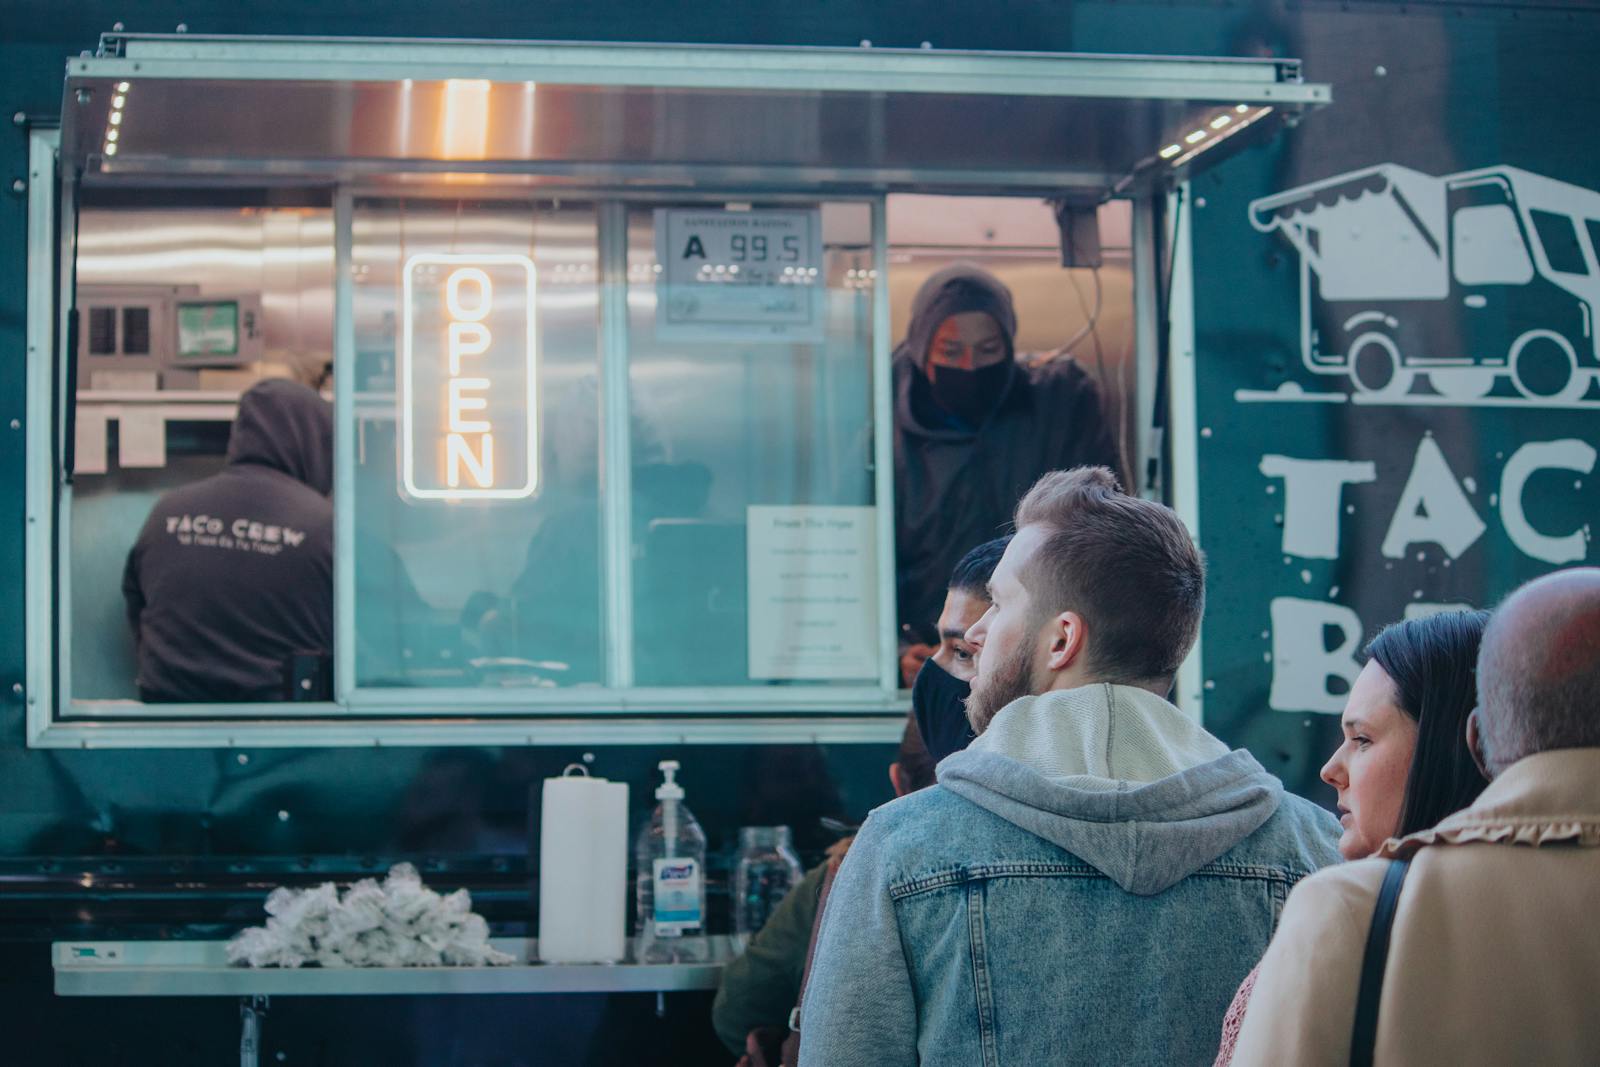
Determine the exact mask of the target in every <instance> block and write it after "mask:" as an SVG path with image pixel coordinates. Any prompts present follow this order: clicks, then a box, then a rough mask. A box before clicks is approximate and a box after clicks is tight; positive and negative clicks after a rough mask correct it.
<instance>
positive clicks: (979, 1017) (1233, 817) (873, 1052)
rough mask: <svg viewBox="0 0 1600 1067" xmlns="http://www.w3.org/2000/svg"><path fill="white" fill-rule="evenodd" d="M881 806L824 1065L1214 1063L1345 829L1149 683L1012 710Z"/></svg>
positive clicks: (857, 887)
mask: <svg viewBox="0 0 1600 1067" xmlns="http://www.w3.org/2000/svg"><path fill="white" fill-rule="evenodd" d="M938 775H939V785H938V786H935V787H934V788H931V789H927V790H923V791H922V792H920V793H915V794H912V795H910V796H907V797H903V798H901V799H899V800H896V801H894V802H892V803H890V804H887V805H885V806H884V807H881V808H879V809H877V810H876V811H875V812H873V813H872V815H871V817H870V818H869V819H868V820H867V823H866V825H865V826H864V827H863V828H862V831H861V834H860V835H859V836H858V837H857V839H856V842H855V844H854V845H853V846H852V848H851V850H850V854H849V856H847V857H846V859H845V862H844V866H843V868H842V869H841V871H840V873H839V876H838V880H837V882H836V884H835V887H834V890H833V893H832V895H831V896H830V898H829V900H828V906H827V910H826V914H825V916H824V920H823V925H822V931H821V934H820V938H819V941H818V945H817V954H816V959H815V961H814V963H813V970H812V974H811V980H810V985H809V986H808V987H807V990H806V994H805V999H804V1005H803V1007H802V1013H803V1014H802V1020H801V1032H802V1041H801V1065H802V1067H848V1065H853V1064H860V1065H863V1067H865V1065H872V1067H897V1065H901V1064H917V1063H922V1064H952V1065H955V1064H960V1065H963V1067H965V1065H979V1064H981V1065H983V1067H1010V1065H1019V1067H1021V1065H1027V1067H1032V1065H1034V1064H1040V1063H1065V1064H1191V1063H1192V1064H1210V1063H1211V1061H1212V1059H1213V1058H1214V1057H1215V1054H1216V1050H1217V1035H1218V1033H1219V1032H1220V1028H1221V1024H1222V1017H1223V1013H1224V1012H1225V1011H1226V1009H1227V1007H1228V1002H1229V1000H1230V998H1232V996H1233V993H1234V990H1235V989H1237V988H1238V985H1239V982H1240V980H1241V979H1243V978H1244V976H1245V975H1246V973H1248V972H1249V970H1250V969H1251V968H1252V967H1253V966H1255V964H1256V962H1257V961H1258V960H1259V959H1260V958H1261V955H1262V953H1263V951H1264V950H1265V949H1266V947H1267V942H1268V941H1269V940H1270V938H1271V936H1272V931H1273V928H1274V926H1275V925H1276V923H1277V919H1278V915H1279V913H1280V912H1281V910H1282V908H1283V905H1284V901H1285V899H1286V898H1287V897H1288V894H1289V890H1290V889H1291V888H1292V887H1293V886H1294V884H1295V883H1296V882H1297V881H1298V880H1299V879H1301V878H1303V877H1305V876H1306V875H1307V874H1310V873H1311V872H1313V871H1315V870H1316V869H1318V868H1319V867H1322V866H1325V865H1327V864H1330V863H1333V862H1336V861H1337V860H1338V852H1337V850H1336V848H1335V844H1336V842H1337V840H1338V832H1339V831H1338V824H1337V823H1336V822H1335V821H1334V819H1333V817H1332V816H1331V815H1329V814H1328V813H1327V812H1326V811H1324V810H1322V809H1321V808H1318V807H1316V806H1315V805H1313V804H1311V803H1309V802H1307V801H1305V800H1302V799H1300V798H1299V797H1295V796H1291V795H1288V794H1285V793H1284V791H1283V786H1282V784H1281V783H1280V782H1279V781H1278V780H1277V779H1276V778H1274V777H1273V776H1272V775H1270V774H1268V773H1267V772H1266V771H1265V770H1264V769H1263V768H1262V767H1261V765H1260V764H1259V763H1257V762H1256V760H1255V759H1254V758H1253V757H1251V756H1250V754H1249V753H1247V752H1245V751H1243V750H1238V751H1232V752H1230V751H1229V750H1228V749H1227V747H1226V746H1224V745H1223V744H1222V743H1221V742H1220V741H1218V740H1217V739H1216V738H1214V737H1212V736H1211V735H1210V734H1207V733H1206V732H1205V731H1204V730H1202V729H1201V728H1200V727H1199V726H1198V725H1196V724H1194V723H1193V722H1192V721H1191V720H1189V719H1188V718H1186V717H1185V716H1184V715H1183V713H1182V712H1180V711H1179V710H1178V709H1177V708H1175V707H1173V706H1172V705H1170V704H1168V703H1167V702H1166V701H1164V700H1161V699H1160V698H1159V697H1156V696H1154V695H1152V694H1150V693H1147V692H1145V691H1143V690H1139V689H1133V688H1129V687H1123V686H1111V685H1094V686H1085V687H1082V688H1079V689H1072V690H1066V691H1059V692H1052V693H1047V694H1044V695H1043V696H1038V697H1025V698H1023V699H1022V700H1018V701H1016V702H1014V703H1012V704H1010V705H1008V706H1007V707H1005V708H1004V709H1002V710H1001V711H1000V713H999V714H998V715H997V716H996V717H995V719H994V721H993V722H992V723H991V724H990V726H989V729H988V730H987V731H986V732H985V733H984V734H983V735H981V736H980V737H979V738H978V739H977V740H976V741H974V742H973V744H972V746H971V747H970V748H968V749H967V750H966V751H965V752H961V753H957V754H955V755H953V756H950V757H948V758H947V759H945V760H944V762H942V763H941V764H940V765H939V769H938Z"/></svg>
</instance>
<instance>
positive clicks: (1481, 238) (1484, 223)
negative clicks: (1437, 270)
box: [1452, 204, 1533, 285]
mask: <svg viewBox="0 0 1600 1067" xmlns="http://www.w3.org/2000/svg"><path fill="white" fill-rule="evenodd" d="M1453 231H1454V235H1453V242H1454V249H1455V255H1454V257H1452V258H1453V259H1454V260H1455V272H1456V281H1458V282H1460V283H1461V284H1462V285H1525V284H1527V283H1528V282H1530V281H1532V280H1533V261H1532V260H1531V259H1529V258H1528V249H1527V246H1526V245H1524V244H1523V241H1522V229H1521V227H1519V226H1518V225H1517V217H1516V215H1515V214H1513V213H1512V211H1511V208H1510V207H1508V206H1506V205H1505V204H1479V205H1477V206H1475V207H1464V208H1462V209H1461V210H1459V211H1457V212H1456V214H1455V220H1454V224H1453Z"/></svg>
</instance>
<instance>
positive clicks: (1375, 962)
mask: <svg viewBox="0 0 1600 1067" xmlns="http://www.w3.org/2000/svg"><path fill="white" fill-rule="evenodd" d="M1410 869H1411V861H1410V860H1409V859H1403V860H1390V861H1389V869H1388V870H1387V871H1386V872H1384V875H1383V888H1382V889H1380V890H1378V906H1377V907H1376V908H1375V909H1374V910H1373V912H1372V928H1371V929H1369V930H1368V931H1367V949H1366V952H1365V953H1364V954H1363V955H1362V957H1361V985H1360V987H1359V989H1358V991H1357V993H1356V1022H1355V1028H1354V1030H1353V1031H1352V1032H1351V1035H1350V1067H1372V1055H1373V1047H1374V1045H1376V1043H1377V1040H1378V1000H1379V998H1381V997H1382V996H1383V972H1384V970H1385V968H1387V967H1388V964H1389V932H1390V931H1391V930H1392V929H1394V913H1395V912H1396V911H1397V910H1398V909H1399V907H1400V887H1401V886H1402V885H1404V884H1405V881H1406V872H1407V871H1408V870H1410Z"/></svg>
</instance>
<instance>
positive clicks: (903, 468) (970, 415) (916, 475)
mask: <svg viewBox="0 0 1600 1067" xmlns="http://www.w3.org/2000/svg"><path fill="white" fill-rule="evenodd" d="M1016 332H1017V314H1016V310H1015V309H1014V308H1013V306H1012V302H1011V290H1009V289H1008V288H1006V286H1005V284H1004V283H1002V282H1001V281H1000V279H998V278H996V277H995V276H994V275H993V274H990V273H989V272H988V271H986V270H984V269H983V268H982V267H979V266H977V265H976V264H973V263H955V264H952V265H950V266H948V267H945V268H944V269H943V270H940V271H938V272H937V273H935V274H934V275H933V276H932V277H930V278H929V279H928V280H927V281H926V282H924V283H923V285H922V288H921V289H919V290H918V291H917V295H916V299H915V300H914V301H913V302H912V305H911V322H910V325H909V327H908V328H907V330H906V337H905V340H904V341H902V342H901V344H900V347H899V348H897V349H896V350H895V354H894V399H895V427H894V430H895V433H894V464H895V466H894V471H895V561H896V566H897V568H898V574H897V594H898V601H899V617H900V624H901V635H902V641H901V646H902V647H901V651H902V657H901V670H902V676H903V677H904V679H905V681H906V684H908V685H909V684H910V681H911V679H912V678H914V677H915V676H916V672H917V670H918V668H919V667H920V666H921V663H922V661H923V660H924V659H926V658H927V657H928V656H930V655H932V653H933V647H934V645H935V644H936V642H935V641H933V640H932V633H931V627H932V625H933V622H934V620H935V619H936V618H938V617H939V611H940V607H941V605H942V603H943V601H944V596H945V582H946V580H947V579H948V578H949V576H950V573H951V570H952V569H953V568H954V566H955V564H956V561H957V560H958V559H960V558H961V555H962V553H963V552H965V551H966V550H967V549H969V548H971V547H972V546H973V545H975V544H980V543H982V542H985V541H988V540H990V539H992V538H994V537H998V536H999V535H1001V534H1003V533H1006V532H1007V528H1008V526H1009V524H1010V522H1011V515H1012V512H1013V511H1015V510H1016V506H1017V501H1018V500H1020V499H1021V498H1022V494H1023V493H1024V492H1026V491H1027V489H1028V487H1029V486H1031V485H1032V484H1033V483H1034V482H1035V481H1037V480H1038V478H1039V477H1040V476H1041V475H1043V474H1045V473H1046V472H1047V471H1052V470H1059V469H1065V468H1070V467H1078V466H1087V465H1100V466H1106V467H1110V468H1111V469H1112V470H1120V469H1121V464H1120V461H1119V459H1118V456H1117V448H1116V445H1115V444H1114V443H1113V440H1112V436H1111V432H1110V427H1109V425H1108V424H1107V421H1106V419H1105V417H1104V416H1103V414H1102V413H1101V409H1100V392H1099V389H1098V388H1097V387H1096V385H1095V383H1094V380H1093V379H1092V378H1090V377H1089V375H1088V374H1087V373H1086V372H1085V371H1084V370H1083V368H1082V367H1080V366H1078V364H1077V363H1076V362H1074V361H1073V360H1071V359H1069V358H1065V357H1062V358H1056V359H1052V360H1049V361H1047V362H1039V363H1032V364H1025V363H1019V362H1018V361H1017V358H1016V351H1015V348H1014V345H1013V339H1014V338H1015V336H1016Z"/></svg>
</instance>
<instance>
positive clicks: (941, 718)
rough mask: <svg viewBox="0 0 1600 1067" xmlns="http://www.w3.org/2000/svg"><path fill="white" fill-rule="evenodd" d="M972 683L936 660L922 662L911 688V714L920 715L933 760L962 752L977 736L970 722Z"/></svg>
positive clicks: (920, 724)
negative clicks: (969, 708) (960, 677)
mask: <svg viewBox="0 0 1600 1067" xmlns="http://www.w3.org/2000/svg"><path fill="white" fill-rule="evenodd" d="M971 693H972V685H971V683H969V682H963V681H962V680H961V679H959V678H957V677H955V676H954V675H952V674H951V673H950V672H949V671H947V670H945V669H944V668H943V667H941V666H939V665H938V664H937V663H935V662H933V660H931V659H930V660H927V661H925V662H924V663H923V664H922V669H921V670H920V671H918V672H917V680H916V682H915V684H913V685H912V687H911V714H912V715H914V716H915V717H916V720H917V729H918V730H919V731H921V733H922V743H923V745H925V746H926V747H927V749H928V755H930V756H932V757H933V762H934V763H938V762H939V761H940V760H942V759H944V758H945V757H946V756H949V755H951V754H953V753H956V752H960V751H961V750H962V749H964V748H966V747H967V745H969V744H971V743H972V739H973V738H974V737H975V736H977V735H975V734H974V733H973V732H972V724H971V723H969V722H968V721H967V697H968V696H969V695H971Z"/></svg>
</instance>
